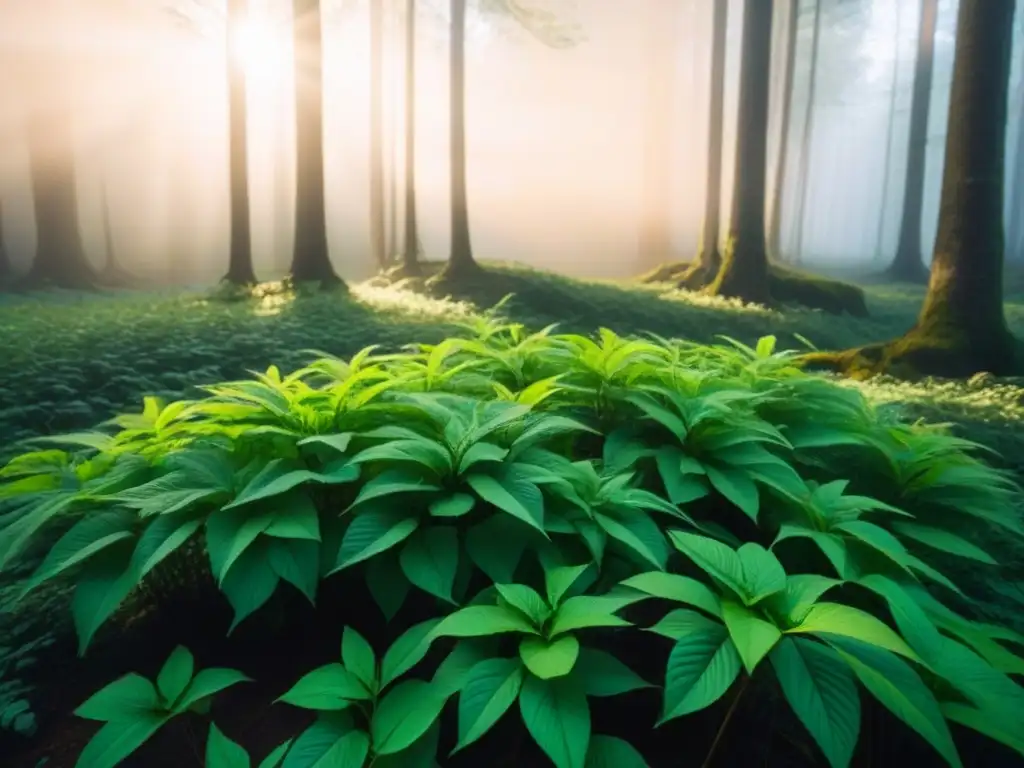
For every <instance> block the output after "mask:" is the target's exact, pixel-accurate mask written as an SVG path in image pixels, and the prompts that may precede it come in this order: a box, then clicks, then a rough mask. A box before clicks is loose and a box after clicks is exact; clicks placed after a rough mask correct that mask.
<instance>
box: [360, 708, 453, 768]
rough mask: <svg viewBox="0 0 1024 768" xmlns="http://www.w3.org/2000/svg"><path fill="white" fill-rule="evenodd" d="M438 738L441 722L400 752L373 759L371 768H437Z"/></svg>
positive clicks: (438, 721) (437, 722)
mask: <svg viewBox="0 0 1024 768" xmlns="http://www.w3.org/2000/svg"><path fill="white" fill-rule="evenodd" d="M440 736H441V721H440V720H437V721H436V722H435V723H434V724H433V725H432V726H430V727H429V728H428V729H427V732H426V733H424V734H423V735H422V736H420V737H419V738H418V739H416V741H414V742H413V743H412V744H411V745H410V746H408V747H406V748H405V749H403V750H402V751H400V752H393V753H391V754H390V755H380V756H379V757H376V758H374V760H373V768H438V763H437V749H438V742H439V741H440Z"/></svg>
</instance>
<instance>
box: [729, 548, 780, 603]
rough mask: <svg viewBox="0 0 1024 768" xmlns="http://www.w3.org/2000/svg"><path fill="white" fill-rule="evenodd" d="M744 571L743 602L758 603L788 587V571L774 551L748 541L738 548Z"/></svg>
mask: <svg viewBox="0 0 1024 768" xmlns="http://www.w3.org/2000/svg"><path fill="white" fill-rule="evenodd" d="M736 555H737V557H739V560H740V568H741V569H742V572H743V590H744V594H743V596H742V597H743V604H744V605H747V606H751V605H756V604H757V603H759V602H761V601H762V600H764V599H765V598H766V597H769V596H771V595H774V594H775V593H777V592H781V591H782V590H783V589H785V588H786V571H785V570H784V569H783V568H782V563H780V562H779V559H778V558H777V557H776V556H775V554H774V553H772V552H771V551H769V550H767V549H765V548H764V547H762V546H761V545H759V544H752V543H747V544H744V545H743V546H741V547H740V548H739V549H738V550H736Z"/></svg>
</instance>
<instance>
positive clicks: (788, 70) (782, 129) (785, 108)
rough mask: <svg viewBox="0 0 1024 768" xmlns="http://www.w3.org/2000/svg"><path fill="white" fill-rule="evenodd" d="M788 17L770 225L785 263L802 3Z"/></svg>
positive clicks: (793, 1)
mask: <svg viewBox="0 0 1024 768" xmlns="http://www.w3.org/2000/svg"><path fill="white" fill-rule="evenodd" d="M787 14H788V16H787V17H786V65H785V73H784V74H783V81H784V82H783V84H782V106H781V120H780V126H779V157H778V160H777V162H776V166H775V182H774V184H773V185H772V207H771V219H770V221H769V224H768V256H769V258H771V259H774V260H776V261H782V200H783V197H784V194H783V193H784V192H785V185H786V165H787V164H788V163H789V121H790V113H791V112H792V111H793V80H794V72H795V71H796V41H797V37H798V34H797V30H798V29H799V21H800V0H789V2H788V3H787Z"/></svg>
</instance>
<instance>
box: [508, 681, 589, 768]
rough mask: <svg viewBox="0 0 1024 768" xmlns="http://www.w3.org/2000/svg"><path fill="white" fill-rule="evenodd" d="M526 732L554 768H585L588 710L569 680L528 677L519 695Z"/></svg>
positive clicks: (576, 685) (581, 694) (575, 685)
mask: <svg viewBox="0 0 1024 768" xmlns="http://www.w3.org/2000/svg"><path fill="white" fill-rule="evenodd" d="M519 711H520V713H521V714H522V716H523V723H524V724H525V725H526V730H527V731H529V733H530V736H532V737H533V740H534V741H535V742H536V743H537V746H539V747H540V748H541V750H542V751H543V752H544V754H546V755H547V756H548V757H549V758H550V759H551V762H553V763H554V764H555V768H585V765H586V761H587V751H588V749H589V747H590V707H589V706H588V705H587V696H586V694H585V693H584V692H583V689H582V688H581V687H580V686H579V685H578V684H577V683H575V682H574V681H573V680H572V679H571V678H567V677H560V678H557V679H555V680H541V679H540V678H539V677H532V676H528V677H527V678H526V680H525V681H524V682H523V687H522V690H521V691H520V692H519Z"/></svg>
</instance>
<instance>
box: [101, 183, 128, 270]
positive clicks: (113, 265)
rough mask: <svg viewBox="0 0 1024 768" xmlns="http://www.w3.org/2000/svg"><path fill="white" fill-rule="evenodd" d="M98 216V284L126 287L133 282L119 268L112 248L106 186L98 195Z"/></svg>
mask: <svg viewBox="0 0 1024 768" xmlns="http://www.w3.org/2000/svg"><path fill="white" fill-rule="evenodd" d="M100 207H101V211H100V216H101V217H102V219H103V221H102V224H103V269H102V270H100V274H99V282H100V283H101V284H103V285H105V286H109V287H115V288H117V287H126V286H129V285H131V284H132V283H134V282H135V279H134V278H133V276H132V275H131V274H130V273H129V272H128V271H127V270H126V269H125V268H124V267H123V266H121V262H120V260H119V259H118V257H117V248H115V246H114V230H113V226H112V225H111V221H110V194H109V190H108V189H107V185H106V184H104V185H103V190H102V192H101V193H100Z"/></svg>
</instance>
